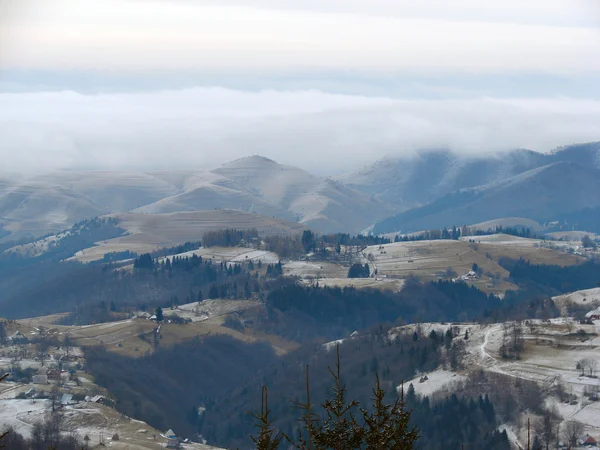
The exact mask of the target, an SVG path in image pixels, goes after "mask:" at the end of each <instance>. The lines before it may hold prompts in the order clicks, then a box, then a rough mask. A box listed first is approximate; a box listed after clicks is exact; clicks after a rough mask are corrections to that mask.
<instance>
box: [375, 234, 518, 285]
mask: <svg viewBox="0 0 600 450" xmlns="http://www.w3.org/2000/svg"><path fill="white" fill-rule="evenodd" d="M363 253H364V254H365V255H367V257H368V258H370V259H372V264H373V266H374V267H375V268H376V269H377V274H378V276H386V277H388V278H401V279H405V278H408V277H411V276H412V277H418V278H419V279H421V280H423V281H434V280H438V279H450V278H455V277H457V276H459V275H464V274H466V273H468V272H469V271H470V270H471V268H472V267H473V264H474V263H475V264H477V265H478V266H479V267H480V268H481V269H482V271H483V273H484V275H482V276H481V277H480V278H478V279H475V280H472V281H470V282H471V283H472V284H474V285H476V286H477V287H478V288H479V289H481V290H483V291H486V292H495V293H503V292H505V291H506V290H508V289H514V288H516V286H514V285H512V284H510V283H508V282H506V281H504V278H506V277H508V272H507V271H506V270H505V269H504V268H503V267H501V266H500V265H499V264H498V263H497V262H496V261H494V260H492V259H489V258H486V256H485V254H481V253H480V252H478V251H477V250H475V249H474V248H473V246H472V245H471V244H469V243H467V242H463V241H452V240H439V241H415V242H396V243H393V244H386V245H383V246H372V247H367V249H366V250H365V251H364V252H363ZM485 274H491V275H492V276H490V275H485ZM492 278H493V279H492Z"/></svg>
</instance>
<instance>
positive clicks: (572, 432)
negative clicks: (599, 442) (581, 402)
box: [563, 420, 583, 446]
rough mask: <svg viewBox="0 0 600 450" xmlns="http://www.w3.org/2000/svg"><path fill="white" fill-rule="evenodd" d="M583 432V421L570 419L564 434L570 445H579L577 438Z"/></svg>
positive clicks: (566, 423)
mask: <svg viewBox="0 0 600 450" xmlns="http://www.w3.org/2000/svg"><path fill="white" fill-rule="evenodd" d="M582 433H583V424H582V423H581V422H577V421H576V420H569V421H567V422H565V425H564V428H563V436H564V438H565V441H567V442H568V443H569V445H570V446H576V445H577V438H578V437H579V436H581V434H582Z"/></svg>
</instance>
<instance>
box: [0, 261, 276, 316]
mask: <svg viewBox="0 0 600 450" xmlns="http://www.w3.org/2000/svg"><path fill="white" fill-rule="evenodd" d="M140 260H141V263H140ZM255 266H256V267H255ZM257 266H258V264H254V263H252V264H243V265H241V264H225V263H213V262H212V260H210V259H203V258H201V257H199V256H193V257H191V258H190V257H175V258H170V259H166V260H163V261H162V262H161V263H157V262H156V260H154V259H153V258H152V257H151V256H150V255H148V254H147V255H142V256H140V257H139V258H138V262H137V267H138V268H137V269H135V270H133V271H127V270H113V269H112V268H111V266H110V265H106V266H102V267H100V266H90V265H83V264H77V263H60V264H49V265H48V266H45V265H44V269H45V270H43V271H41V273H39V274H37V276H36V270H39V269H40V266H33V267H31V268H28V269H23V270H21V271H20V272H19V273H17V274H16V276H17V277H18V279H16V280H15V279H13V281H16V282H17V283H18V284H19V285H20V289H15V290H13V291H11V292H10V295H7V293H6V292H0V308H1V309H2V313H3V315H5V316H6V317H10V318H20V317H31V316H36V315H46V314H53V313H56V312H69V311H72V312H73V314H72V315H71V317H70V318H69V319H68V323H70V324H85V323H92V322H93V321H102V320H110V318H111V317H113V316H114V315H113V314H112V312H114V311H108V310H107V308H108V307H107V305H106V303H104V306H103V307H101V308H99V305H101V304H102V302H107V299H110V300H111V301H112V302H113V303H115V304H116V307H117V309H118V310H123V309H126V308H127V307H132V308H136V309H143V310H147V309H148V310H152V309H154V308H155V307H156V306H161V307H167V306H171V305H173V304H183V303H190V302H194V301H199V300H202V299H204V298H208V297H209V298H217V297H219V298H234V299H236V298H252V297H254V296H258V297H260V296H264V295H266V292H268V291H270V290H271V287H270V284H271V283H272V280H271V279H272V277H273V275H270V276H267V275H266V273H265V272H266V271H268V270H269V267H271V272H273V271H276V272H278V269H279V268H280V267H279V266H278V265H277V264H276V265H272V266H267V267H262V264H261V265H260V266H261V267H257ZM275 266H278V268H274V267H275ZM29 277H33V280H32V281H30V287H29V288H27V287H25V286H27V280H28V279H29ZM8 281H9V280H7V287H8ZM117 318H120V316H117Z"/></svg>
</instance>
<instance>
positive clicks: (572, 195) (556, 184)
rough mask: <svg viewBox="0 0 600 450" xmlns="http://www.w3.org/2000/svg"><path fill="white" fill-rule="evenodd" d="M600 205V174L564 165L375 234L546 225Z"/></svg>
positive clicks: (431, 208)
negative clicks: (521, 221) (508, 223)
mask: <svg viewBox="0 0 600 450" xmlns="http://www.w3.org/2000/svg"><path fill="white" fill-rule="evenodd" d="M599 205H600V170H599V169H596V168H595V167H584V166H582V165H580V164H578V163H575V162H564V161H562V162H555V163H551V164H548V165H545V166H542V167H538V168H535V169H531V170H529V171H526V172H523V173H521V174H518V175H515V176H513V177H510V178H507V179H504V180H500V181H496V182H494V183H491V184H488V185H484V186H477V187H474V188H465V189H460V190H457V191H455V192H452V193H450V194H447V195H445V196H443V197H440V198H439V199H437V200H435V201H433V202H430V203H428V204H426V205H423V206H420V207H417V208H413V209H410V210H407V211H404V212H401V213H399V214H397V215H395V216H392V217H389V218H387V219H384V220H383V221H380V222H378V223H377V224H376V225H375V226H374V228H373V232H375V233H386V232H392V231H402V232H408V231H417V230H422V229H428V228H438V227H442V226H452V225H457V226H458V225H465V224H472V223H478V222H485V221H489V220H494V219H497V218H501V217H523V218H527V219H531V220H536V221H538V222H547V221H551V220H554V219H556V218H557V217H559V216H561V215H564V214H568V213H571V212H576V211H580V210H583V209H584V208H588V207H596V206H599Z"/></svg>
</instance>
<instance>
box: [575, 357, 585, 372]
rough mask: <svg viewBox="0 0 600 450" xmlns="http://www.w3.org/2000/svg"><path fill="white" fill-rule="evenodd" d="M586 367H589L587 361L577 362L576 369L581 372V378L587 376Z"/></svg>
mask: <svg viewBox="0 0 600 450" xmlns="http://www.w3.org/2000/svg"><path fill="white" fill-rule="evenodd" d="M586 367H587V359H580V360H579V361H577V365H576V366H575V368H576V369H577V370H581V376H584V375H585V369H586Z"/></svg>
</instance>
